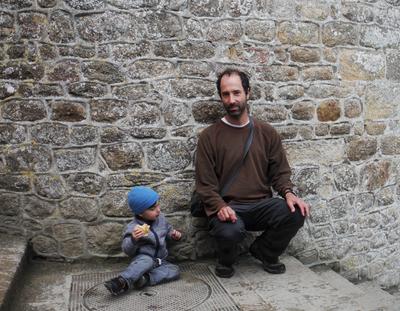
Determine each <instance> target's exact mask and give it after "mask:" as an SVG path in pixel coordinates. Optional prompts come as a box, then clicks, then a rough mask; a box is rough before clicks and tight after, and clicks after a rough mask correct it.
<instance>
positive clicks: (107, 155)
mask: <svg viewBox="0 0 400 311" xmlns="http://www.w3.org/2000/svg"><path fill="white" fill-rule="evenodd" d="M100 153H101V156H102V157H103V158H104V160H105V161H106V163H107V165H108V166H109V168H110V169H111V170H113V171H117V170H124V169H132V168H140V167H143V164H144V163H143V157H144V155H143V150H142V147H141V146H140V144H138V143H136V142H132V143H120V144H116V145H110V146H103V147H101V149H100Z"/></svg>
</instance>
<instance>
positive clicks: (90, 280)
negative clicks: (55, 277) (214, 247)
mask: <svg viewBox="0 0 400 311" xmlns="http://www.w3.org/2000/svg"><path fill="white" fill-rule="evenodd" d="M180 268H181V278H180V279H179V280H177V281H174V282H170V283H167V284H161V285H157V286H150V287H146V288H144V289H143V290H141V291H135V290H132V291H129V292H128V293H126V294H123V295H121V296H118V297H114V296H112V295H111V294H110V293H109V292H108V291H107V290H106V288H105V287H104V285H103V282H104V281H105V280H107V279H109V278H112V277H115V276H116V275H117V274H118V272H105V273H90V274H81V275H73V276H72V283H71V295H70V305H69V310H70V311H86V310H90V311H111V310H113V311H114V310H121V311H124V310H129V311H131V310H135V311H136V310H137V311H141V310H157V311H158V310H160V311H169V310H171V311H172V310H173V311H180V310H195V311H210V310H224V311H231V310H232V311H233V310H240V309H239V308H238V307H237V306H236V304H235V303H234V301H233V300H232V298H231V296H230V295H229V294H228V292H227V291H226V290H225V288H224V287H223V286H222V285H221V283H219V281H218V279H217V278H216V277H215V276H214V274H212V273H211V271H210V270H209V269H208V266H207V265H206V264H202V263H187V264H181V265H180Z"/></svg>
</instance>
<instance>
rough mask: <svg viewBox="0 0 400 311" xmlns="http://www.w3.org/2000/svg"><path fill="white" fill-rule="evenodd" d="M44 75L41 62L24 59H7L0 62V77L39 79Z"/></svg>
mask: <svg viewBox="0 0 400 311" xmlns="http://www.w3.org/2000/svg"><path fill="white" fill-rule="evenodd" d="M43 76H44V66H43V64H42V63H40V62H37V63H27V62H25V61H9V62H6V63H2V64H0V79H7V80H8V79H11V80H36V81H38V80H41V79H42V78H43Z"/></svg>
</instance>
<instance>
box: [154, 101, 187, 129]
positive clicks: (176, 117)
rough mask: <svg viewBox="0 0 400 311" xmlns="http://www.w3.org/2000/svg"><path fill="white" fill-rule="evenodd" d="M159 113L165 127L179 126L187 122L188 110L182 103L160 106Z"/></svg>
mask: <svg viewBox="0 0 400 311" xmlns="http://www.w3.org/2000/svg"><path fill="white" fill-rule="evenodd" d="M161 113H162V115H163V117H164V121H165V123H166V124H167V125H174V126H181V125H183V124H185V123H186V122H187V121H189V116H190V109H189V107H188V106H187V105H186V104H184V103H179V102H176V103H170V102H168V103H166V104H165V105H163V106H162V109H161Z"/></svg>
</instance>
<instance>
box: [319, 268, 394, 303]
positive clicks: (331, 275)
mask: <svg viewBox="0 0 400 311" xmlns="http://www.w3.org/2000/svg"><path fill="white" fill-rule="evenodd" d="M313 271H314V272H315V273H317V274H318V275H319V276H320V277H322V278H323V279H324V280H326V281H327V282H328V283H329V284H330V285H332V286H333V287H334V288H336V289H337V290H339V291H341V292H344V293H348V294H351V295H352V296H353V298H354V300H356V301H357V302H358V303H359V304H360V305H361V306H362V307H363V310H365V311H398V310H399V309H400V306H399V305H398V300H397V299H396V297H394V296H393V295H391V294H389V293H388V292H386V291H384V290H382V289H381V288H380V287H379V286H378V285H376V284H375V283H373V282H363V283H360V284H357V285H355V284H353V283H351V282H350V281H348V280H347V279H345V278H344V277H342V276H341V275H339V274H338V273H336V272H334V271H333V270H331V269H329V268H326V267H325V268H324V267H319V268H314V269H313Z"/></svg>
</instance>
